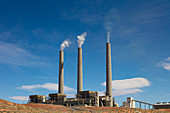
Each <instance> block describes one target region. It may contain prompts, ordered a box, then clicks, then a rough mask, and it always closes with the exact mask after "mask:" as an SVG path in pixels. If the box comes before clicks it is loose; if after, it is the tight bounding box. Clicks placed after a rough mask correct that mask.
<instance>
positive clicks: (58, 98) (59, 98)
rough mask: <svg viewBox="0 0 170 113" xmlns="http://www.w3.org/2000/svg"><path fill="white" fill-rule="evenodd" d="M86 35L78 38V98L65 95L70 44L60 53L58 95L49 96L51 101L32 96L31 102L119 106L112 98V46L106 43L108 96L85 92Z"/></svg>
mask: <svg viewBox="0 0 170 113" xmlns="http://www.w3.org/2000/svg"><path fill="white" fill-rule="evenodd" d="M85 36H86V33H84V34H82V35H81V36H78V37H77V38H78V41H77V42H78V46H79V47H78V59H77V94H76V98H66V94H64V51H63V48H65V47H66V46H67V45H68V43H66V42H65V45H64V44H63V45H61V48H62V49H61V50H60V52H59V81H58V93H52V94H49V99H46V96H43V95H30V96H29V98H30V100H29V101H30V102H34V103H46V104H56V105H65V106H75V105H82V106H110V107H113V106H118V105H117V104H116V103H115V102H114V99H113V96H112V65H111V44H110V42H107V43H106V94H105V96H99V92H97V91H83V65H82V62H83V59H82V47H81V46H82V44H83V43H84V40H85V38H84V37H85Z"/></svg>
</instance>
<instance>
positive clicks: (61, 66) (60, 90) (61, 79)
mask: <svg viewBox="0 0 170 113" xmlns="http://www.w3.org/2000/svg"><path fill="white" fill-rule="evenodd" d="M58 93H61V94H64V52H63V51H60V60H59V84H58Z"/></svg>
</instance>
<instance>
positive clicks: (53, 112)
mask: <svg viewBox="0 0 170 113" xmlns="http://www.w3.org/2000/svg"><path fill="white" fill-rule="evenodd" d="M0 112H2V113H4V112H10V113H18V112H19V113H170V109H162V110H143V109H139V108H123V107H113V108H111V107H65V106H61V105H51V104H39V103H31V104H16V103H13V102H9V101H6V100H3V99H0Z"/></svg>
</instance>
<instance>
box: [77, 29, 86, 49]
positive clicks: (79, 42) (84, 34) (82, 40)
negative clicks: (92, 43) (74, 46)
mask: <svg viewBox="0 0 170 113" xmlns="http://www.w3.org/2000/svg"><path fill="white" fill-rule="evenodd" d="M86 35H87V33H86V32H84V33H83V34H82V35H81V36H77V38H78V40H77V43H78V47H79V48H81V46H82V45H83V44H84V41H85V38H84V37H85V36H86Z"/></svg>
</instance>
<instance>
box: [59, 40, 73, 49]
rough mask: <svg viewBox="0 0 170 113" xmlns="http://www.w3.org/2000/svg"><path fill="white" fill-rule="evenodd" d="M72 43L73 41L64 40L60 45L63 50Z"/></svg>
mask: <svg viewBox="0 0 170 113" xmlns="http://www.w3.org/2000/svg"><path fill="white" fill-rule="evenodd" d="M70 43H71V42H70V41H68V40H64V41H63V43H62V44H61V46H60V50H61V51H63V50H64V48H65V47H69V44H70Z"/></svg>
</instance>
